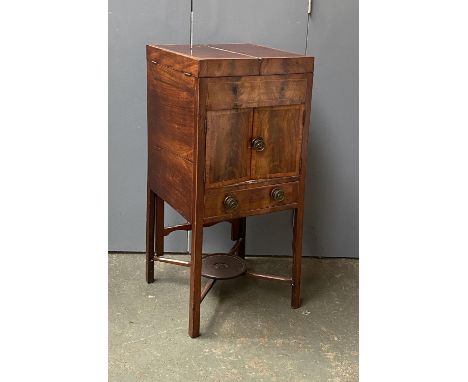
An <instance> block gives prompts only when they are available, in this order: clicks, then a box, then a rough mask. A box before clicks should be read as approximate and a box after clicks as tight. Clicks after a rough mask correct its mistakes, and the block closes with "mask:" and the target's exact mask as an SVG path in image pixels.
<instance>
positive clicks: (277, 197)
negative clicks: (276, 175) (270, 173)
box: [271, 188, 284, 202]
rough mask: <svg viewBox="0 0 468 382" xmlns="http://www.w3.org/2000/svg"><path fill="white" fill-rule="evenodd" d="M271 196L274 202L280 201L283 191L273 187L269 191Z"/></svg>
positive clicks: (282, 197)
mask: <svg viewBox="0 0 468 382" xmlns="http://www.w3.org/2000/svg"><path fill="white" fill-rule="evenodd" d="M271 198H272V199H273V200H274V201H275V202H282V201H283V200H284V191H283V190H282V189H281V188H274V189H273V190H272V191H271Z"/></svg>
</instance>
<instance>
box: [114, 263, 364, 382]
mask: <svg viewBox="0 0 468 382" xmlns="http://www.w3.org/2000/svg"><path fill="white" fill-rule="evenodd" d="M177 258H179V259H181V258H183V259H185V257H183V256H177ZM144 262H145V256H144V255H141V254H110V255H109V381H112V382H117V381H119V382H120V381H132V382H133V381H286V380H287V381H357V380H358V261H357V260H350V259H313V258H304V259H303V272H302V275H303V286H302V307H301V308H299V309H296V310H293V309H291V308H290V293H291V288H290V287H289V286H288V285H287V284H284V283H281V282H275V281H267V280H258V279H252V278H250V277H240V278H237V279H234V280H228V281H218V282H217V283H216V284H215V285H214V287H213V289H212V290H211V291H210V292H209V294H208V295H207V297H206V298H205V300H204V301H203V303H202V307H201V312H202V313H201V336H200V337H198V338H197V339H191V338H190V337H189V336H188V335H187V318H188V269H187V268H184V267H177V266H174V265H169V264H161V263H157V264H156V271H155V276H156V278H157V280H156V281H155V283H154V284H149V285H148V284H146V282H145V281H144V269H145V265H144ZM290 264H291V259H289V258H271V257H268V258H266V257H263V258H255V257H251V258H248V265H249V269H253V270H255V271H258V272H264V273H271V274H278V275H288V274H289V271H290ZM204 282H205V281H204V280H203V283H204Z"/></svg>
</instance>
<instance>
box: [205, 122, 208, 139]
mask: <svg viewBox="0 0 468 382" xmlns="http://www.w3.org/2000/svg"><path fill="white" fill-rule="evenodd" d="M207 129H208V122H207V121H206V118H205V136H206V131H207Z"/></svg>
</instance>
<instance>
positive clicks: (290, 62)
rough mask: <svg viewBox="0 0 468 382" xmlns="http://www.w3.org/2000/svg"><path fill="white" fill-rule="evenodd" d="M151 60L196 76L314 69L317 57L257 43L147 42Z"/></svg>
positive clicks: (304, 71) (253, 74) (292, 71)
mask: <svg viewBox="0 0 468 382" xmlns="http://www.w3.org/2000/svg"><path fill="white" fill-rule="evenodd" d="M146 58H147V60H148V61H152V62H154V63H157V64H160V65H164V66H168V67H170V68H172V69H173V70H176V71H180V72H183V73H186V74H187V75H192V76H195V77H223V76H258V75H271V74H290V73H308V72H313V69H314V58H313V57H310V56H304V55H301V54H296V53H290V52H285V51H282V50H278V49H273V48H268V47H265V46H260V45H254V44H208V45H194V46H192V48H190V45H147V46H146Z"/></svg>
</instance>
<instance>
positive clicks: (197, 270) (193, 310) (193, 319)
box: [189, 221, 203, 338]
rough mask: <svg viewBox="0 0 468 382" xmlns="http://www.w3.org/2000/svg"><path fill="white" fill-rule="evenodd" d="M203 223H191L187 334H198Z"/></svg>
mask: <svg viewBox="0 0 468 382" xmlns="http://www.w3.org/2000/svg"><path fill="white" fill-rule="evenodd" d="M202 244H203V223H202V222H201V221H199V222H193V223H192V254H191V265H190V301H189V336H190V337H192V338H195V337H198V336H199V335H200V303H201V269H202Z"/></svg>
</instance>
